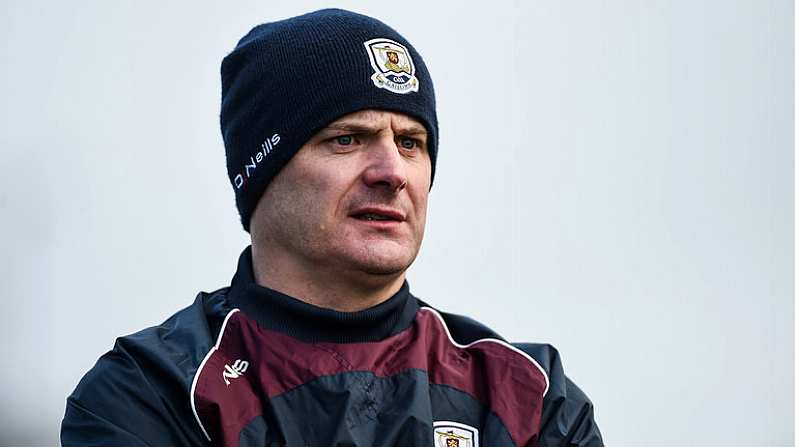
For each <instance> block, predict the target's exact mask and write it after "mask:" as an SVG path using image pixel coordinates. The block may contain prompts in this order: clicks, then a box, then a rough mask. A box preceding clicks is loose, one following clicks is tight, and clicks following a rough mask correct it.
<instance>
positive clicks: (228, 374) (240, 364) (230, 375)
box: [221, 359, 248, 386]
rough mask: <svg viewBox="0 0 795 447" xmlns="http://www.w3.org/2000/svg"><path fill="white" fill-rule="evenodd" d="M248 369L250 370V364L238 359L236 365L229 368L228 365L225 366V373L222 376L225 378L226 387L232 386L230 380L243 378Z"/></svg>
mask: <svg viewBox="0 0 795 447" xmlns="http://www.w3.org/2000/svg"><path fill="white" fill-rule="evenodd" d="M247 369H248V362H247V361H245V360H240V359H237V360H235V363H233V364H232V366H229V365H228V364H226V365H224V371H223V373H222V374H221V377H223V379H224V383H226V386H229V385H230V384H231V382H230V381H229V380H230V379H232V380H234V379H237V378H238V377H240V376H242V375H243V373H245V372H246V370H247Z"/></svg>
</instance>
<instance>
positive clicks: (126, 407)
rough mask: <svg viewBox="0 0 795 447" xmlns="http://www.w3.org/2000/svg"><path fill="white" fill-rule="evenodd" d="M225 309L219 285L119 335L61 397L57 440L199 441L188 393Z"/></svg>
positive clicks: (84, 442)
mask: <svg viewBox="0 0 795 447" xmlns="http://www.w3.org/2000/svg"><path fill="white" fill-rule="evenodd" d="M224 306H225V303H224V299H223V289H222V290H221V291H218V292H216V293H213V294H204V293H201V294H199V296H198V297H197V298H196V300H195V301H194V303H193V304H192V305H191V306H189V307H187V308H185V309H183V310H181V311H179V312H177V313H176V314H175V315H174V316H172V317H171V318H169V319H168V320H167V321H165V322H164V323H163V324H161V325H159V326H155V327H151V328H148V329H144V330H143V331H140V332H137V333H135V334H132V335H128V336H125V337H120V338H118V339H117V340H116V344H115V346H114V348H113V350H112V351H110V352H108V353H106V354H105V355H103V356H102V357H100V359H99V360H98V361H97V363H96V365H95V366H94V367H93V368H92V369H91V370H90V371H89V372H88V373H87V374H86V375H85V376H84V377H83V379H82V380H81V381H80V383H79V384H78V386H77V388H76V389H75V391H74V393H72V395H71V396H69V398H68V399H67V405H66V414H65V416H64V420H63V423H62V427H61V443H62V445H64V446H87V445H103V446H104V445H151V446H162V445H205V443H204V440H203V438H202V435H201V433H200V431H199V428H198V426H197V424H196V422H195V420H194V417H193V414H192V410H191V407H190V402H189V400H188V399H187V396H189V395H190V385H191V382H190V380H191V377H192V376H193V374H194V373H195V371H196V369H197V368H198V366H199V363H200V362H201V360H202V358H203V357H204V355H205V354H206V353H207V351H208V350H209V349H210V347H211V346H212V344H213V343H214V338H215V334H217V332H218V329H217V328H218V327H219V325H220V321H221V320H222V318H223V313H224V311H225V307H224Z"/></svg>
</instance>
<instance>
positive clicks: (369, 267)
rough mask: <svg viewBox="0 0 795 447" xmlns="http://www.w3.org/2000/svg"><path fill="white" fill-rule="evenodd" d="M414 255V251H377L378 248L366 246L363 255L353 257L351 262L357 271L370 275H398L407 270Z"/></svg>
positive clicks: (415, 253)
mask: <svg viewBox="0 0 795 447" xmlns="http://www.w3.org/2000/svg"><path fill="white" fill-rule="evenodd" d="M381 248H383V247H381ZM401 248H402V247H401ZM416 255H417V252H416V251H414V250H411V251H409V250H405V249H401V250H394V249H392V250H387V249H380V250H379V249H378V247H375V246H368V247H366V249H365V253H360V255H359V256H355V257H354V259H353V260H352V261H353V264H355V266H356V269H357V270H359V271H362V272H365V273H367V274H370V275H379V276H388V275H399V274H401V273H403V272H405V271H406V269H408V268H409V266H410V265H411V263H412V262H414V258H415V257H416Z"/></svg>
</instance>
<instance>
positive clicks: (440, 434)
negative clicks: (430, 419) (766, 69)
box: [433, 421, 478, 447]
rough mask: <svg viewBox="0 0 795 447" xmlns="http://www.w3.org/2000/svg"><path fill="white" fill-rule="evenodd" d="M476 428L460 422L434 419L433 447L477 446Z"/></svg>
mask: <svg viewBox="0 0 795 447" xmlns="http://www.w3.org/2000/svg"><path fill="white" fill-rule="evenodd" d="M477 445H478V429H477V428H475V427H471V426H469V425H466V424H462V423H460V422H451V421H435V422H434V423H433V446H434V447H477Z"/></svg>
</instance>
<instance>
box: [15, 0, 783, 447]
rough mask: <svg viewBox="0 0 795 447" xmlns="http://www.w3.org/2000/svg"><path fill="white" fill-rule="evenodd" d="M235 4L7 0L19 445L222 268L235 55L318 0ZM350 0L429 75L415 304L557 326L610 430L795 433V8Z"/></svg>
mask: <svg viewBox="0 0 795 447" xmlns="http://www.w3.org/2000/svg"><path fill="white" fill-rule="evenodd" d="M231 3H232V2H216V1H214V2H195V1H181V2H162V3H161V2H132V1H124V2H122V1H115V2H101V1H96V2H50V3H43V2H29V1H22V0H18V1H7V0H6V1H4V2H3V9H2V11H1V13H2V16H0V30H2V31H0V32H2V50H0V51H2V53H0V58H1V59H2V61H3V70H2V72H1V73H0V76H1V77H0V86H2V87H0V88H2V101H0V103H1V104H2V106H0V107H2V108H1V109H0V110H1V111H0V114H2V115H0V123H2V124H0V139H1V141H0V148H2V157H0V169H1V170H0V172H1V173H2V174H1V175H0V177H1V178H0V217H2V236H0V250H1V252H2V254H3V256H0V271H2V282H1V283H0V284H2V286H1V287H2V288H1V289H0V293H2V297H3V304H4V311H3V313H2V325H0V327H1V328H2V329H1V330H2V332H1V333H0V335H2V340H3V344H2V356H0V358H2V365H0V383H2V388H0V390H2V396H3V398H2V401H3V407H2V408H3V409H2V410H0V412H1V413H0V414H1V416H2V417H1V418H0V420H1V422H0V444H2V445H53V444H56V443H57V433H58V428H59V424H60V419H61V417H62V414H63V410H64V399H65V398H66V396H67V395H68V394H69V393H70V392H71V391H72V389H73V388H74V386H75V385H76V383H77V381H78V380H79V378H80V377H81V376H82V375H83V373H84V372H85V371H86V370H87V369H89V368H90V367H91V365H92V364H93V363H94V361H95V360H96V359H97V357H99V355H101V354H102V353H103V352H105V351H106V350H108V349H109V348H110V347H111V346H112V344H113V340H114V338H115V337H116V336H118V335H122V334H127V333H130V332H133V331H136V330H138V329H141V328H143V327H146V326H150V325H153V324H156V323H159V322H161V321H162V320H164V319H165V318H166V317H167V316H169V315H170V314H172V313H173V312H174V311H176V310H177V309H179V308H181V307H184V306H186V305H188V304H189V303H190V302H191V301H192V300H193V298H194V296H195V294H196V292H197V291H199V290H208V291H209V290H214V289H216V288H218V287H221V286H224V285H226V284H227V283H228V281H229V279H230V277H231V274H232V273H233V270H234V267H235V262H236V259H237V255H238V253H239V251H240V250H241V249H242V248H243V247H244V246H245V244H246V234H245V233H244V232H243V231H242V230H241V229H240V227H239V224H238V221H237V215H236V211H235V209H234V205H233V196H232V192H231V188H230V186H229V184H228V181H227V179H226V173H225V168H224V155H223V149H222V147H223V146H222V142H221V138H220V135H219V130H218V110H219V96H220V80H219V64H220V61H221V58H222V57H223V56H224V55H225V54H226V53H227V52H228V51H229V50H231V48H232V47H233V46H234V44H235V42H236V41H237V39H238V38H239V37H240V36H242V35H243V34H244V33H245V32H246V31H248V29H249V28H250V27H251V26H253V25H254V24H256V23H259V22H263V21H270V20H274V19H278V18H283V17H286V16H290V15H294V14H297V13H301V12H306V11H309V10H313V9H317V8H319V7H321V6H324V4H323V3H321V2H291V3H288V2H280V3H275V2H264V1H260V2H253V1H248V2H233V5H232V4H231ZM339 4H340V5H342V6H345V7H347V8H351V9H354V10H357V11H360V12H364V13H369V14H371V15H374V16H376V17H380V18H382V19H384V20H386V21H388V22H389V23H391V24H392V25H393V26H395V27H396V28H398V29H399V30H400V31H401V32H402V33H403V34H404V35H406V36H407V37H408V38H409V39H410V40H411V41H412V42H413V43H414V44H415V45H416V46H417V47H418V48H419V49H420V50H421V52H422V54H423V55H424V57H425V60H426V61H427V64H428V66H429V68H430V70H431V72H432V73H433V75H434V79H435V83H436V90H437V95H438V102H439V119H440V129H441V148H440V155H439V163H438V174H437V179H436V184H435V186H434V188H433V191H432V194H431V197H432V198H431V205H430V206H431V208H430V217H429V219H430V220H429V224H428V231H427V234H426V240H425V244H424V247H423V250H422V252H421V255H420V258H419V259H418V261H417V263H416V264H415V265H414V267H412V270H411V272H410V275H409V278H410V280H411V284H412V289H413V291H414V292H415V293H416V294H418V295H419V296H421V297H423V298H425V299H427V300H429V301H431V302H432V303H434V304H435V305H437V306H438V307H441V308H443V309H446V310H449V311H454V312H458V313H465V314H469V315H472V316H474V317H477V318H478V319H480V320H481V321H483V322H485V323H486V324H488V325H490V326H492V327H493V328H495V329H497V330H498V331H500V332H501V333H502V334H504V335H505V336H506V337H508V338H510V339H513V340H526V341H546V342H551V343H554V344H555V345H556V346H557V347H558V348H559V349H560V350H561V352H562V354H563V359H564V364H565V367H566V369H567V371H568V372H569V374H570V375H571V376H572V377H573V378H574V379H575V380H576V381H577V382H578V383H579V384H580V385H581V386H582V387H583V388H584V389H585V390H586V391H587V392H588V394H589V395H590V396H591V398H592V399H593V400H594V402H595V403H596V416H597V419H598V421H599V423H600V425H601V427H602V430H603V433H604V435H605V438H606V439H607V441H608V442H609V444H610V445H612V446H638V445H641V446H649V447H652V446H669V445H687V446H705V445H715V446H718V445H720V446H741V445H755V446H792V445H795V424H793V422H792V418H793V410H792V408H793V401H794V400H793V399H795V384H793V379H792V377H793V376H795V355H793V349H792V347H791V344H792V342H793V340H795V329H793V322H794V320H795V318H794V317H795V305H793V296H795V279H793V277H794V276H795V257H793V250H795V237H793V231H792V229H793V226H794V225H795V205H793V193H794V192H795V175H794V174H795V156H793V147H795V134H794V131H793V128H794V127H795V106H794V104H795V87H794V85H795V84H794V82H793V80H795V3H793V2H792V1H760V0H754V1H752V0H748V1H677V2H654V1H612V2H586V1H582V2H541V1H533V2H519V1H517V2H496V1H493V2H487V3H485V2H481V3H472V4H462V3H456V4H455V6H453V5H454V4H453V3H445V4H442V3H441V2H439V3H432V2H428V1H417V2H413V1H409V2H398V3H394V2H390V3H387V2H364V1H361V2H350V1H349V2H340V3H339Z"/></svg>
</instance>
